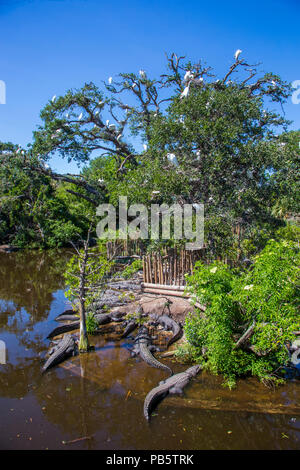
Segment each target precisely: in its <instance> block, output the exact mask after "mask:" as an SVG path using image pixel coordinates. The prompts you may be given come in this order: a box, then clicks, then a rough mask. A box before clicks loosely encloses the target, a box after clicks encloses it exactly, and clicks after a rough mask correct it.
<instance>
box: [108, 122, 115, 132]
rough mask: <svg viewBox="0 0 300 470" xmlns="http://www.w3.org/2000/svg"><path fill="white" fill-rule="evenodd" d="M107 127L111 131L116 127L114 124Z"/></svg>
mask: <svg viewBox="0 0 300 470" xmlns="http://www.w3.org/2000/svg"><path fill="white" fill-rule="evenodd" d="M108 127H109V129H110V130H111V131H114V130H115V129H116V125H115V124H110V125H109V126H108Z"/></svg>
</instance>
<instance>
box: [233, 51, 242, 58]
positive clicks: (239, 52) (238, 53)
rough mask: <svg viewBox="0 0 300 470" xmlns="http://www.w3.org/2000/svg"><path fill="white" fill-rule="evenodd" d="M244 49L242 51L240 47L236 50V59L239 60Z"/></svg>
mask: <svg viewBox="0 0 300 470" xmlns="http://www.w3.org/2000/svg"><path fill="white" fill-rule="evenodd" d="M242 52H243V51H241V49H238V50H237V51H235V54H234V58H235V60H238V58H239V56H240V54H241V53H242Z"/></svg>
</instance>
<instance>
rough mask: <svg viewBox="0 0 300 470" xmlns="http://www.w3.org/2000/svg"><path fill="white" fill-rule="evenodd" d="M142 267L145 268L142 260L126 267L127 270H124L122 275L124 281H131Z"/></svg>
mask: <svg viewBox="0 0 300 470" xmlns="http://www.w3.org/2000/svg"><path fill="white" fill-rule="evenodd" d="M142 267H143V263H142V260H141V259H136V260H134V261H133V262H132V263H131V264H130V265H129V266H126V268H124V269H123V271H122V274H121V275H122V277H123V278H124V279H130V278H131V277H132V276H133V274H135V273H136V272H137V271H140V269H142Z"/></svg>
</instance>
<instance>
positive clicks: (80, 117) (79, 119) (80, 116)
mask: <svg viewBox="0 0 300 470" xmlns="http://www.w3.org/2000/svg"><path fill="white" fill-rule="evenodd" d="M82 116H83V114H82V113H80V114H79V116H78V121H81V119H82Z"/></svg>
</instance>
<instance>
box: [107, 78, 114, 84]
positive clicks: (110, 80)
mask: <svg viewBox="0 0 300 470" xmlns="http://www.w3.org/2000/svg"><path fill="white" fill-rule="evenodd" d="M112 81H113V79H112V77H109V79H108V83H109V85H111V84H112Z"/></svg>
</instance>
